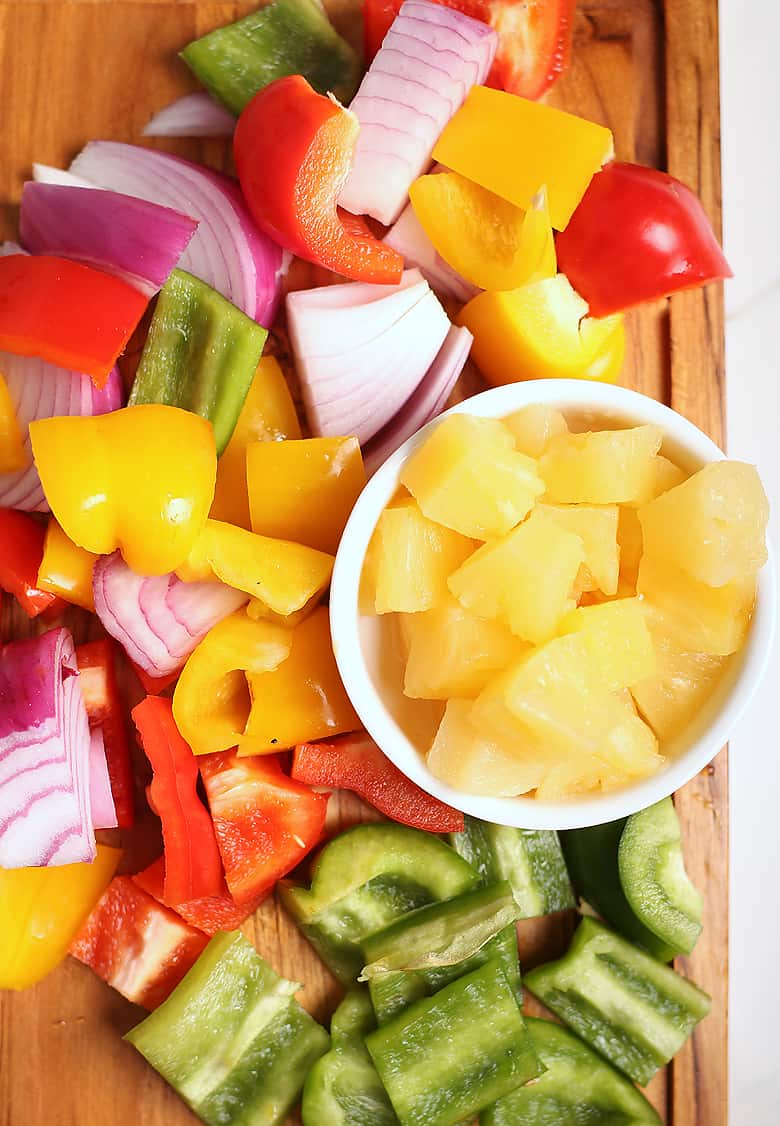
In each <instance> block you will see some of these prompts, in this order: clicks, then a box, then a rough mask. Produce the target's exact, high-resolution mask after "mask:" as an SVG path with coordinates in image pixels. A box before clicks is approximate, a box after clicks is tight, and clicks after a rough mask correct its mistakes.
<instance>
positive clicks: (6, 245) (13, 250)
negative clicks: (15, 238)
mask: <svg viewBox="0 0 780 1126" xmlns="http://www.w3.org/2000/svg"><path fill="white" fill-rule="evenodd" d="M13 254H24V248H23V247H21V246H20V245H19V243H18V242H10V241H8V240H6V241H5V242H0V258H6V257H8V256H9V255H13Z"/></svg>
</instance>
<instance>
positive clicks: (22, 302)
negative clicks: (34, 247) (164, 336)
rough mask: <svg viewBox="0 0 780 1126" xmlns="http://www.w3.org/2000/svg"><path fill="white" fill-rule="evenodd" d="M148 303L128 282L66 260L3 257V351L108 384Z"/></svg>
mask: <svg viewBox="0 0 780 1126" xmlns="http://www.w3.org/2000/svg"><path fill="white" fill-rule="evenodd" d="M146 305H147V299H146V297H144V295H143V294H142V293H140V292H139V291H138V290H137V289H133V287H132V286H131V285H128V284H127V282H124V281H122V280H121V279H120V278H115V277H112V276H111V274H104V273H103V272H102V271H101V270H93V269H92V268H91V267H90V266H82V265H81V264H80V263H79V262H71V261H69V260H68V259H67V258H54V257H51V256H49V255H46V254H12V255H8V256H6V257H5V258H0V351H3V352H15V353H17V354H18V355H20V356H40V358H41V359H43V360H48V361H49V362H50V363H52V364H56V365H57V366H58V367H62V368H71V369H73V370H74V371H82V372H84V373H85V374H86V375H89V376H91V377H92V381H93V383H94V384H95V386H96V387H103V386H105V383H106V380H107V379H108V376H109V372H110V371H111V369H112V368H113V367H114V364H115V363H116V360H117V357H118V356H119V354H120V353H121V352H122V351H123V350H124V347H125V345H126V344H127V342H128V340H129V339H130V337H131V335H132V333H133V331H134V329H135V327H136V325H137V324H138V322H139V321H140V319H141V317H142V316H143V313H144V310H145V309H146Z"/></svg>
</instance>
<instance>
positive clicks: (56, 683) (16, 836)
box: [0, 629, 96, 868]
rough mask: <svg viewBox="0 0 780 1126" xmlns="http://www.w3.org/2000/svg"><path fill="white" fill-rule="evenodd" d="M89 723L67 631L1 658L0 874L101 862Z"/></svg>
mask: <svg viewBox="0 0 780 1126" xmlns="http://www.w3.org/2000/svg"><path fill="white" fill-rule="evenodd" d="M89 742H90V740H89V723H88V721H87V710H86V708H85V707H84V700H83V699H82V696H81V686H80V684H79V676H78V668H77V666H76V654H75V650H74V647H73V638H72V637H71V635H70V633H69V631H68V630H66V629H53V630H50V631H49V632H48V633H44V634H42V635H41V636H40V637H35V638H30V639H27V640H25V641H12V642H10V643H9V644H8V645H6V646H5V648H4V649H2V650H1V651H0V867H2V868H27V867H36V868H40V867H48V866H49V865H57V864H76V863H78V862H80V861H92V860H94V859H95V856H96V849H95V832H94V829H93V827H92V809H91V805H90V791H89V786H90V778H89V774H90V770H89V767H90V759H89Z"/></svg>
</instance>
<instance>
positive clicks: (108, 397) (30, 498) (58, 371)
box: [0, 352, 124, 512]
mask: <svg viewBox="0 0 780 1126" xmlns="http://www.w3.org/2000/svg"><path fill="white" fill-rule="evenodd" d="M0 371H1V372H2V373H3V375H4V376H5V381H6V383H7V384H8V390H9V392H10V395H11V402H12V404H13V408H14V411H15V413H16V419H17V422H18V423H19V429H20V430H21V432H22V440H23V442H24V450H25V453H26V455H27V461H28V464H27V466H26V468H25V469H20V470H19V471H18V472H16V473H2V474H0V507H2V508H20V509H22V510H23V511H25V512H48V511H49V505H48V503H47V501H46V498H45V497H44V495H43V488H42V486H41V479H40V477H39V476H38V470H37V469H36V468H35V465H34V463H33V458H32V448H31V446H30V434H29V426H30V423H31V422H32V421H33V420H34V419H37V418H54V417H55V416H59V415H74V414H76V415H96V414H108V412H109V411H115V410H118V408H119V407H121V406H122V403H123V401H124V390H123V387H122V378H121V376H120V374H119V372H118V370H117V369H116V368H114V370H113V371H112V372H111V373H110V375H109V377H108V379H107V381H106V385H105V387H103V388H101V389H100V390H98V388H97V387H95V385H94V383H93V382H92V380H91V379H90V377H89V376H88V375H81V374H80V373H79V372H77V371H66V370H65V368H58V367H55V366H54V364H48V363H46V361H45V360H40V359H38V357H37V356H15V355H12V354H11V353H10V352H0Z"/></svg>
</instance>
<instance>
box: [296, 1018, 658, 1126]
mask: <svg viewBox="0 0 780 1126" xmlns="http://www.w3.org/2000/svg"><path fill="white" fill-rule="evenodd" d="M525 1026H526V1028H527V1029H528V1035H529V1036H530V1037H531V1042H532V1044H533V1046H534V1048H535V1049H536V1054H537V1055H538V1056H539V1059H540V1060H541V1062H542V1063H543V1064H544V1066H545V1067H546V1068H547V1070H546V1071H545V1072H544V1074H543V1075H540V1076H539V1078H538V1079H537V1080H536V1081H535V1082H534V1083H529V1084H528V1085H527V1086H525V1087H518V1088H517V1090H516V1091H513V1092H512V1093H511V1095H505V1096H504V1098H503V1099H499V1100H498V1102H497V1103H494V1104H493V1106H491V1107H488V1109H487V1110H484V1111H483V1112H482V1114H481V1115H480V1116H479V1126H661V1119H660V1118H659V1117H658V1115H657V1114H656V1112H655V1110H654V1109H653V1107H652V1106H651V1105H650V1103H649V1102H648V1101H647V1099H646V1098H645V1097H644V1095H643V1094H642V1093H641V1092H640V1091H637V1089H636V1087H635V1086H634V1084H633V1083H629V1081H628V1080H627V1079H626V1078H625V1077H624V1076H623V1075H621V1074H620V1072H619V1071H616V1070H615V1068H614V1067H612V1065H611V1064H608V1063H606V1061H605V1060H603V1059H601V1057H600V1056H597V1055H596V1053H595V1052H594V1051H592V1050H591V1049H590V1048H589V1047H588V1046H587V1044H583V1042H582V1040H580V1039H579V1037H578V1036H574V1035H573V1034H572V1033H571V1032H569V1031H567V1029H565V1028H563V1027H562V1026H561V1025H560V1024H553V1023H552V1021H549V1020H539V1019H538V1018H536V1017H526V1018H525ZM315 1066H316V1065H315Z"/></svg>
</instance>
